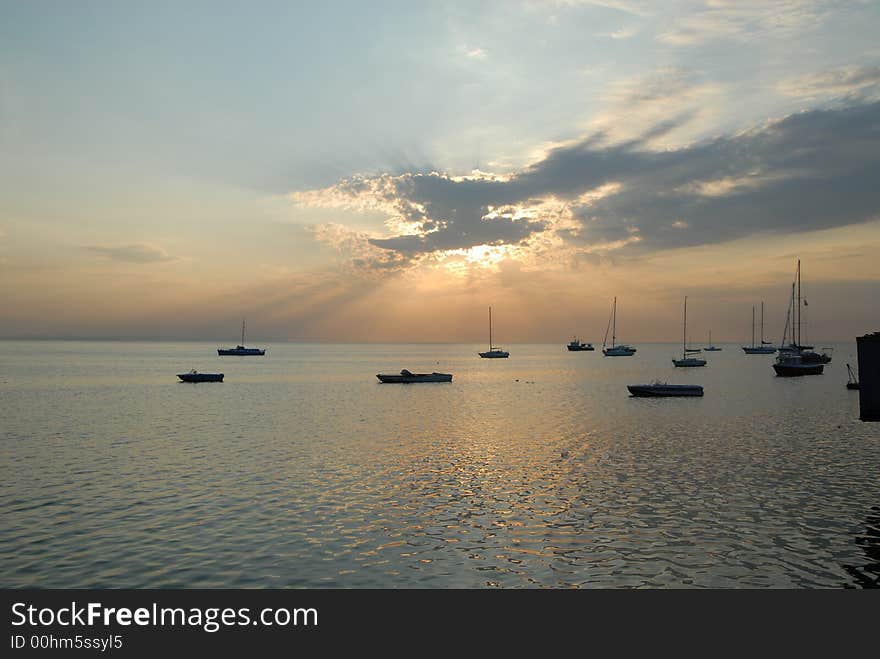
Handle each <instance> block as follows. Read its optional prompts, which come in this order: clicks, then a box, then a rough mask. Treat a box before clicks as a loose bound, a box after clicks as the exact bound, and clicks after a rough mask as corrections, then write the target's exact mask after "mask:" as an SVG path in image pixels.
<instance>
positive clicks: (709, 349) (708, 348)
mask: <svg viewBox="0 0 880 659" xmlns="http://www.w3.org/2000/svg"><path fill="white" fill-rule="evenodd" d="M703 350H705V351H706V352H718V351H719V350H721V348H719V347H718V346H714V345H712V330H709V345H708V346H706V347H705V348H703Z"/></svg>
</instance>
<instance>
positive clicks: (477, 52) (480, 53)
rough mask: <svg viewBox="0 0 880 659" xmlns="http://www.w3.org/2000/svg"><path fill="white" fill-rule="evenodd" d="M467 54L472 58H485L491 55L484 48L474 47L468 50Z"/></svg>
mask: <svg viewBox="0 0 880 659" xmlns="http://www.w3.org/2000/svg"><path fill="white" fill-rule="evenodd" d="M467 56H468V57H469V58H471V59H477V60H484V59H486V58H487V57H488V56H489V53H487V52H486V51H485V50H483V49H482V48H472V49H471V50H469V51H467Z"/></svg>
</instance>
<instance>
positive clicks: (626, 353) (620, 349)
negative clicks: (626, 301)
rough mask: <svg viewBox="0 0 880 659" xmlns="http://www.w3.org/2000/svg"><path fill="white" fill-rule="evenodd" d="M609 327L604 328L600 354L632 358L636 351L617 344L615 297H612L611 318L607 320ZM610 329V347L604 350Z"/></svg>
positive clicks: (630, 347)
mask: <svg viewBox="0 0 880 659" xmlns="http://www.w3.org/2000/svg"><path fill="white" fill-rule="evenodd" d="M608 325H609V327H606V328H605V338H604V339H602V354H603V355H605V356H606V357H632V356H633V355H634V354H636V349H635V348H633V347H632V346H628V345H625V344H622V343H621V344H619V345H618V344H617V297H616V296H615V297H614V305H613V306H612V307H611V318H609V319H608ZM609 329H611V347H608V348H606V347H605V344H606V342H607V341H608V330H609Z"/></svg>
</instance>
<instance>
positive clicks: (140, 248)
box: [83, 243, 177, 263]
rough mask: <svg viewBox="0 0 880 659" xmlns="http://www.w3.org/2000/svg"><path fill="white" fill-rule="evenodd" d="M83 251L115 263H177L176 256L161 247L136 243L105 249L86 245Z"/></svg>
mask: <svg viewBox="0 0 880 659" xmlns="http://www.w3.org/2000/svg"><path fill="white" fill-rule="evenodd" d="M83 249H85V250H87V251H89V252H92V253H93V254H97V255H98V256H102V257H104V258H107V259H110V260H113V261H122V262H124V263H159V262H164V261H175V260H177V257H176V256H171V255H170V254H168V253H167V252H165V250H164V249H162V248H161V247H155V246H153V245H146V244H144V243H136V244H133V245H120V246H117V247H105V246H101V245H86V246H84V247H83Z"/></svg>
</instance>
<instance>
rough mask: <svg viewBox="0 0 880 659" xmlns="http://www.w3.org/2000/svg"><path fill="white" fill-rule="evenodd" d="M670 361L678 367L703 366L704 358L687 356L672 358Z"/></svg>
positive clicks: (704, 363)
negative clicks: (684, 357)
mask: <svg viewBox="0 0 880 659" xmlns="http://www.w3.org/2000/svg"><path fill="white" fill-rule="evenodd" d="M672 363H673V364H675V365H676V366H677V367H679V368H695V367H697V366H705V365H706V360H705V359H695V358H690V357H689V358H687V359H673V360H672Z"/></svg>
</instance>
